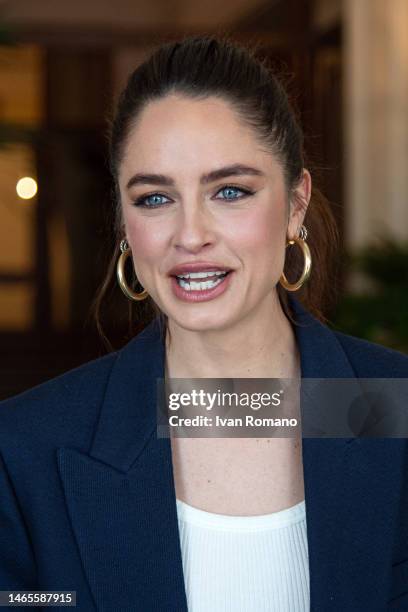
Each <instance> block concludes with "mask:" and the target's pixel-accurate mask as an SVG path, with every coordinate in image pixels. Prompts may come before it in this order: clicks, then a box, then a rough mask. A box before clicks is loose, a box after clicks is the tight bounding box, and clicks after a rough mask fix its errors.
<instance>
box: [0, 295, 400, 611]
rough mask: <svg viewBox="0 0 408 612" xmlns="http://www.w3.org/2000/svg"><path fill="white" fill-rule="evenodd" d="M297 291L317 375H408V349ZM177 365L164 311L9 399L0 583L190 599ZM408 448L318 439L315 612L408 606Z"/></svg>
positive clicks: (100, 604) (82, 603)
mask: <svg viewBox="0 0 408 612" xmlns="http://www.w3.org/2000/svg"><path fill="white" fill-rule="evenodd" d="M291 303H292V306H293V308H294V310H295V313H296V316H297V318H298V321H299V323H300V324H301V326H299V327H298V326H295V328H294V329H295V333H296V338H297V342H298V346H299V350H300V356H301V372H302V377H310V378H352V377H363V378H372V377H374V378H390V377H397V378H408V357H407V356H405V355H403V354H402V353H399V352H397V351H393V350H390V349H387V348H384V347H382V346H380V345H377V344H374V343H370V342H367V341H365V340H362V339H358V338H355V337H352V336H349V335H345V334H343V333H340V332H335V331H332V330H330V329H329V328H328V327H327V326H325V325H323V324H322V323H320V322H319V321H317V320H316V319H315V318H314V317H313V316H312V315H311V314H310V313H309V312H307V311H306V310H305V309H304V308H303V307H302V306H301V305H300V303H299V302H298V301H297V300H296V299H294V298H293V297H291ZM163 377H164V345H163V342H162V340H161V337H160V331H159V327H158V325H157V321H154V322H153V323H151V324H150V325H149V326H148V327H146V328H145V329H144V330H143V331H142V332H141V333H140V334H139V335H138V336H137V337H135V338H134V339H132V340H131V341H130V342H129V343H128V344H127V345H126V346H125V347H124V348H122V349H121V350H119V351H117V352H115V353H111V354H108V355H106V356H104V357H101V358H99V359H96V360H94V361H91V362H89V363H86V364H85V365H82V366H80V367H78V368H76V369H74V370H71V371H69V372H67V373H65V374H63V375H61V376H59V377H57V378H54V379H52V380H50V381H47V382H45V383H43V384H41V385H38V386H37V387H35V388H33V389H30V390H28V391H26V392H24V393H22V394H19V395H18V396H15V397H13V398H10V399H8V400H5V401H3V402H2V403H1V404H0V459H1V469H0V590H30V589H31V590H33V589H36V590H47V589H49V590H65V591H67V590H73V591H76V594H77V607H76V609H77V610H78V611H80V612H91V611H94V610H97V611H98V612H119V611H120V612H126V611H129V612H130V611H131V612H139V611H140V612H186V611H187V603H186V594H185V588H184V577H183V568H182V558H181V552H180V545H179V533H178V523H177V511H176V498H175V489H174V481H173V471H172V456H171V444H170V440H169V439H168V438H159V439H158V438H157V433H156V408H155V406H156V403H155V397H156V395H155V394H156V378H163ZM407 446H408V440H407V439H405V438H403V439H401V438H400V439H390V438H376V439H367V438H351V439H350V438H325V439H317V438H304V439H303V451H302V452H303V469H304V483H305V499H306V524H307V535H308V547H309V564H310V597H311V610H312V611H316V612H331V611H333V612H348V611H350V612H358V611H361V612H367V611H370V612H377V611H378V612H380V611H381V612H382V611H384V610H404V611H407V610H408V474H407V472H408V452H407ZM54 609H55V608H54ZM64 609H65V608H64ZM209 612H211V611H210V610H209ZM254 612H256V611H254Z"/></svg>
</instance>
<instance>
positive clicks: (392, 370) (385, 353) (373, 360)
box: [331, 329, 408, 378]
mask: <svg viewBox="0 0 408 612" xmlns="http://www.w3.org/2000/svg"><path fill="white" fill-rule="evenodd" d="M331 331H332V332H333V333H334V335H335V336H336V338H337V340H338V341H339V342H340V344H341V346H342V348H343V350H344V351H345V353H346V354H347V357H348V359H349V361H350V362H351V364H352V365H353V367H354V370H355V371H356V375H357V376H358V377H360V378H364V377H368V378H371V377H376V378H408V355H405V354H404V353H402V352H400V351H397V350H394V349H390V348H388V347H385V346H382V345H381V344H377V343H376V342H370V341H369V340H364V339H363V338H357V337H356V336H351V335H349V334H345V333H343V332H340V331H336V330H333V329H332V330H331Z"/></svg>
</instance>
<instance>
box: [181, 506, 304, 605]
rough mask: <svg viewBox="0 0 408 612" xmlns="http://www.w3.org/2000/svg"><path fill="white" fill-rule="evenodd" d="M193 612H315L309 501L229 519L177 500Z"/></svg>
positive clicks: (187, 582)
mask: <svg viewBox="0 0 408 612" xmlns="http://www.w3.org/2000/svg"><path fill="white" fill-rule="evenodd" d="M177 514H178V521H179V531H180V544H181V554H182V558H183V570H184V582H185V587H186V594H187V603H188V610H189V612H306V611H308V610H310V595H309V590H310V588H309V563H308V558H309V557H308V550H307V537H306V513H305V501H302V502H300V503H299V504H296V505H295V506H292V507H291V508H287V509H285V510H281V511H279V512H273V513H272V514H261V515H258V516H229V515H226V514H215V513H213V512H206V511H204V510H199V509H198V508H194V507H193V506H190V505H188V504H186V503H185V502H182V501H181V500H179V499H177Z"/></svg>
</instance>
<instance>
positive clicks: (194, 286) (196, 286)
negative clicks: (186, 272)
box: [177, 276, 224, 291]
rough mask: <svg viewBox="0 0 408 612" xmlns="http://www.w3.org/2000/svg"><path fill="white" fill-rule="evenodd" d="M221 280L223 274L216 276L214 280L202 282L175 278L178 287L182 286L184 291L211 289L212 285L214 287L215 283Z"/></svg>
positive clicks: (217, 283)
mask: <svg viewBox="0 0 408 612" xmlns="http://www.w3.org/2000/svg"><path fill="white" fill-rule="evenodd" d="M223 280H224V276H223V277H222V278H218V279H217V280H215V281H213V280H209V281H205V282H203V283H196V282H194V281H191V282H186V281H185V280H183V279H182V278H177V282H178V284H179V285H180V287H182V288H183V289H185V290H186V291H204V290H206V289H212V288H213V287H216V286H217V285H219V284H220V283H222V281H223Z"/></svg>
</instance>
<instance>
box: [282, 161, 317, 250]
mask: <svg viewBox="0 0 408 612" xmlns="http://www.w3.org/2000/svg"><path fill="white" fill-rule="evenodd" d="M311 193H312V177H311V176H310V172H309V171H308V170H306V168H303V172H302V178H301V179H300V181H299V183H298V184H297V186H296V187H295V189H294V190H293V191H292V194H291V198H290V206H289V219H288V228H287V238H288V239H289V240H292V239H293V238H295V237H297V236H299V232H300V228H301V227H302V224H303V219H304V218H305V215H306V211H307V207H308V206H309V201H310V196H311Z"/></svg>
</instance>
